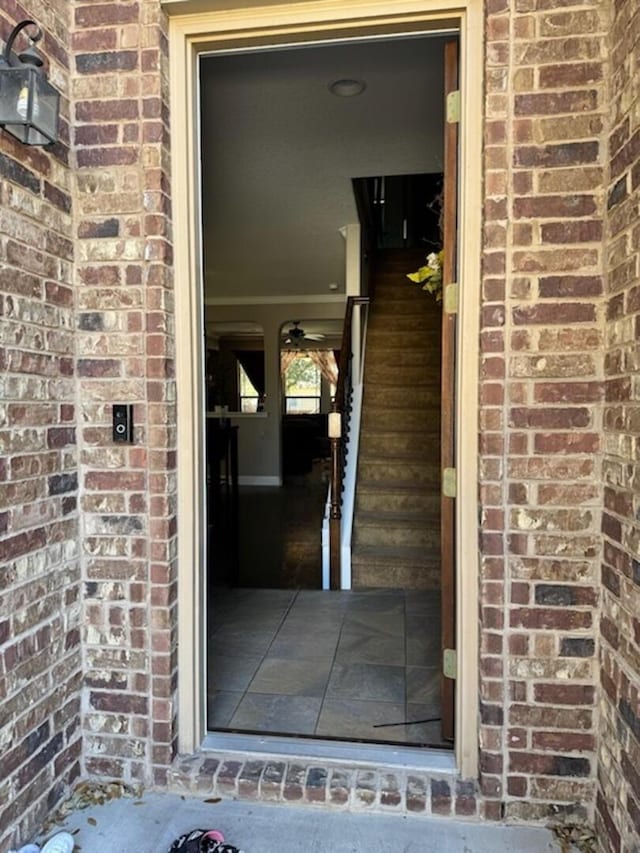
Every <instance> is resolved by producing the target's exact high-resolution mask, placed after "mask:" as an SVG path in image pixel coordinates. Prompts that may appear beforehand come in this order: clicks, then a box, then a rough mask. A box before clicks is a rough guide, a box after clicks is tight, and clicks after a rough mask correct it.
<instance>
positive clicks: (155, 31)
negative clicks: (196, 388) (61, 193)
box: [72, 0, 177, 783]
mask: <svg viewBox="0 0 640 853" xmlns="http://www.w3.org/2000/svg"><path fill="white" fill-rule="evenodd" d="M73 28H74V32H73V38H72V46H73V53H74V59H73V72H74V75H73V89H72V94H73V119H74V121H73V142H74V153H75V164H76V166H77V171H76V223H75V227H76V238H77V243H76V258H77V263H76V275H77V283H78V299H77V327H78V335H77V345H78V386H79V396H80V401H81V402H80V412H79V418H80V420H81V429H80V435H79V444H80V486H81V490H82V503H81V510H82V549H83V556H84V578H83V579H84V581H85V584H84V599H83V607H84V619H85V623H86V637H85V645H84V656H85V658H84V666H85V674H84V675H85V678H84V683H85V692H84V698H83V702H84V704H83V710H84V714H85V718H84V719H85V731H86V738H85V743H84V769H85V771H86V772H87V773H88V774H89V775H98V776H116V777H121V778H124V779H127V780H134V781H146V782H148V781H151V780H152V779H155V781H156V782H160V783H161V782H162V781H163V780H164V773H165V772H166V768H167V766H168V765H169V764H170V762H171V759H172V757H173V754H174V746H175V734H176V731H175V712H176V709H175V701H174V700H175V690H176V678H177V674H176V636H175V625H176V622H175V599H176V566H175V557H176V553H175V552H176V547H175V546H176V540H175V534H176V524H175V465H176V449H175V442H176V434H175V387H174V380H173V376H174V362H173V349H172V348H173V316H172V311H173V298H172V285H173V279H172V275H171V263H172V258H171V242H170V241H171V233H170V216H169V181H170V175H169V165H168V164H169V155H168V109H167V104H168V81H167V39H166V32H165V21H164V19H163V15H162V13H161V11H160V5H159V3H158V2H157V0H140V2H120V3H95V2H88V3H83V2H75V3H74V4H73ZM113 403H133V404H134V419H135V440H134V443H133V445H131V446H128V445H114V444H113V442H112V439H111V416H112V410H111V407H112V404H113ZM154 768H156V771H155V776H154Z"/></svg>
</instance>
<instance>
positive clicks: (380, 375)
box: [365, 359, 440, 388]
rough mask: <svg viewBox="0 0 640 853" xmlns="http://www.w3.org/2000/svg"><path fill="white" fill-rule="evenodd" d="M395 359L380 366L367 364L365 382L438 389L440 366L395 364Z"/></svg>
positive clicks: (430, 363)
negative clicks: (424, 386)
mask: <svg viewBox="0 0 640 853" xmlns="http://www.w3.org/2000/svg"><path fill="white" fill-rule="evenodd" d="M394 361H395V360H394V359H389V361H386V362H383V361H380V362H379V363H378V364H375V363H374V364H367V365H366V367H365V370H366V373H365V381H367V382H372V383H374V384H378V383H382V384H395V385H411V387H412V388H415V387H420V386H421V385H429V386H435V387H438V386H439V384H440V364H439V361H440V360H439V359H438V363H437V364H436V365H435V367H434V365H433V362H429V361H427V362H426V365H417V366H416V365H408V364H397V363H394Z"/></svg>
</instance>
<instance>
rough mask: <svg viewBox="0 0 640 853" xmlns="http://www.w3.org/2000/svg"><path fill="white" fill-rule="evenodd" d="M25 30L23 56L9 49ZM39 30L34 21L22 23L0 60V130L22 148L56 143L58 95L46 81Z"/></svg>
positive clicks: (9, 40)
mask: <svg viewBox="0 0 640 853" xmlns="http://www.w3.org/2000/svg"><path fill="white" fill-rule="evenodd" d="M25 27H34V28H35V30H34V32H33V34H28V35H29V39H30V41H31V44H30V45H29V47H28V48H27V49H26V50H24V51H23V52H22V53H19V54H15V53H13V51H12V50H11V48H12V47H13V42H14V41H15V38H16V36H17V35H18V33H20V32H21V31H22V30H23V29H25ZM41 38H42V30H41V29H40V27H39V26H38V25H37V24H36V22H35V21H21V22H20V23H19V24H17V25H16V26H15V27H14V28H13V30H12V31H11V35H10V36H9V38H8V39H7V44H6V46H5V49H4V53H3V55H2V56H1V57H0V127H3V128H4V129H5V130H6V131H7V133H10V134H11V135H12V136H15V137H16V139H19V140H20V142H24V144H25V145H50V144H51V143H53V142H57V140H58V111H59V102H60V94H59V92H58V91H57V90H56V89H54V87H53V86H52V85H51V83H49V81H48V80H47V75H46V74H45V72H44V71H43V69H42V57H41V56H40V54H39V53H38V51H37V50H36V48H35V43H36V42H38V41H40V39H41Z"/></svg>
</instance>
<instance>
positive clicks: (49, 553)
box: [0, 0, 83, 851]
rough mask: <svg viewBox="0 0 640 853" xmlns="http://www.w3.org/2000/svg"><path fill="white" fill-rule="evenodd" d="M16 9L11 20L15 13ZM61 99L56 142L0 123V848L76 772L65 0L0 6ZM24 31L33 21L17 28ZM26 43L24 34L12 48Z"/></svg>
mask: <svg viewBox="0 0 640 853" xmlns="http://www.w3.org/2000/svg"><path fill="white" fill-rule="evenodd" d="M15 16H17V17H15ZM26 17H33V18H35V20H36V21H37V23H38V24H39V25H40V26H41V27H42V29H43V31H44V38H43V39H42V40H41V41H40V42H39V43H38V45H37V46H38V49H39V51H40V52H41V54H42V56H43V59H44V68H45V70H46V71H47V73H48V75H49V78H50V80H51V81H52V82H53V84H54V85H55V86H56V88H57V89H58V90H59V92H60V93H61V119H60V126H59V133H60V141H59V142H58V143H57V144H56V145H55V146H53V147H51V148H41V147H29V146H26V145H22V144H21V143H19V142H18V141H17V140H15V139H14V137H12V136H10V135H9V134H8V133H7V132H5V131H4V130H0V752H1V753H2V757H1V759H0V850H3V851H4V850H8V849H9V848H10V847H12V848H18V847H20V845H21V843H22V842H23V841H25V840H26V839H27V838H29V837H31V836H32V835H33V834H34V833H35V832H36V831H37V830H38V829H39V828H40V826H41V825H42V822H43V821H44V819H45V818H46V817H47V816H48V815H49V814H50V813H51V811H52V810H53V809H54V808H55V807H56V806H57V805H58V803H59V802H60V800H61V799H62V798H63V797H64V796H65V795H66V793H67V792H68V790H69V786H70V785H71V784H72V783H73V782H74V780H76V779H77V777H78V775H79V773H80V762H79V757H80V746H81V740H80V738H81V727H80V713H81V709H80V689H81V678H82V675H81V666H82V657H81V647H80V639H81V637H80V632H81V620H80V596H81V582H80V552H79V539H78V537H79V518H78V458H77V447H76V428H77V410H76V386H75V379H76V370H77V369H79V370H82V367H83V363H82V361H78V362H77V361H76V357H75V336H74V325H75V322H74V299H75V296H74V279H73V262H74V243H73V203H72V169H71V168H70V161H71V156H72V155H71V150H70V145H69V132H70V130H69V121H70V117H71V116H70V103H69V97H70V78H69V55H70V10H69V3H68V0H24V2H23V3H22V4H21V5H18V4H16V3H2V4H0V37H1V38H2V44H1V48H2V50H4V47H5V42H6V40H7V38H8V37H9V33H10V32H11V30H12V28H13V27H14V25H15V24H16V23H18V21H21V20H24V19H25V18H26ZM27 32H31V33H33V29H30V30H27ZM28 44H29V41H28V39H27V38H25V36H24V35H19V36H18V39H17V41H16V42H15V43H14V50H15V51H18V52H19V51H22V50H24V49H25V48H26V47H27V46H28Z"/></svg>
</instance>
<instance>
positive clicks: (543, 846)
mask: <svg viewBox="0 0 640 853" xmlns="http://www.w3.org/2000/svg"><path fill="white" fill-rule="evenodd" d="M195 828H208V829H213V828H216V829H220V830H222V832H223V833H224V834H225V837H226V839H227V841H228V842H229V843H231V844H235V845H236V846H238V847H240V848H241V849H242V850H243V851H244V853H300V851H303V850H304V851H306V853H361V851H362V853H365V851H366V853H513V851H515V850H517V851H518V853H546V851H549V853H551V851H556V853H557V850H558V848H557V846H556V845H555V844H554V841H553V837H552V835H551V833H550V832H549V831H548V830H546V829H542V828H537V827H520V826H517V827H516V826H501V825H495V824H488V823H484V824H481V823H477V822H463V821H455V820H450V819H443V818H440V819H438V818H428V817H407V816H402V815H381V814H354V813H347V812H336V811H331V810H328V809H324V808H320V807H317V808H314V807H312V806H290V805H281V804H277V803H274V804H256V803H248V802H239V801H234V800H224V799H223V800H221V801H220V802H217V803H206V802H204V801H203V799H196V798H191V797H181V796H180V795H177V794H165V793H146V794H144V795H143V796H142V797H141V798H140V800H132V799H129V798H123V799H120V800H113V801H111V802H109V803H107V804H105V805H103V806H95V807H93V808H90V809H84V810H82V811H77V812H75V813H73V814H72V815H71V816H70V817H69V818H68V819H67V822H66V824H65V825H64V826H63V827H60V830H62V829H64V830H67V831H69V832H72V833H73V832H75V831H76V830H77V832H76V833H75V834H74V838H75V841H76V845H77V846H76V850H77V849H80V850H81V851H82V853H123V851H130V850H131V851H136V853H166V851H168V850H169V847H170V845H171V843H172V841H173V840H174V839H175V838H176V837H177V836H178V835H180V834H181V833H183V832H186V831H187V830H190V829H195ZM56 831H58V830H56ZM52 834H53V833H52Z"/></svg>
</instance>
